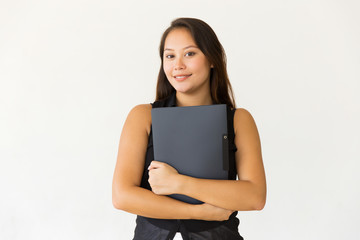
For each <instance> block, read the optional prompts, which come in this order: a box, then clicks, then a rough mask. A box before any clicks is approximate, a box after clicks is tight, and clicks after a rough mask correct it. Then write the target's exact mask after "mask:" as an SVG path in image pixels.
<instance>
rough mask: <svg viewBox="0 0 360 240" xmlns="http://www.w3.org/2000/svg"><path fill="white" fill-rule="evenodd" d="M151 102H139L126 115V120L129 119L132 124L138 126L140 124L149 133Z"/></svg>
mask: <svg viewBox="0 0 360 240" xmlns="http://www.w3.org/2000/svg"><path fill="white" fill-rule="evenodd" d="M151 109H152V106H151V104H139V105H136V106H134V107H133V108H132V109H131V110H130V112H129V114H128V117H127V120H126V121H131V123H132V124H135V125H137V126H138V127H140V126H142V127H144V128H146V131H147V133H148V134H149V133H150V125H151Z"/></svg>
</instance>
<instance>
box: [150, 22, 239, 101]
mask: <svg viewBox="0 0 360 240" xmlns="http://www.w3.org/2000/svg"><path fill="white" fill-rule="evenodd" d="M176 28H187V29H188V30H189V32H190V34H191V36H192V37H193V39H194V41H195V43H196V45H197V46H198V47H199V48H200V50H201V51H202V52H203V53H204V55H205V56H206V58H207V59H208V61H209V62H210V63H211V64H212V65H213V68H211V70H210V94H211V98H212V100H213V102H214V103H215V104H227V105H228V106H229V107H231V108H235V107H236V104H235V99H234V94H233V91H232V87H231V84H230V81H229V77H228V74H227V71H226V55H225V51H224V48H223V46H222V45H221V43H220V42H219V40H218V38H217V36H216V34H215V32H214V31H213V30H212V28H211V27H210V26H209V25H208V24H207V23H205V22H204V21H202V20H200V19H196V18H177V19H175V20H173V21H172V22H171V25H170V27H168V28H167V29H166V30H165V32H164V33H163V35H162V37H161V42H160V47H159V53H160V59H161V66H160V71H159V75H158V80H157V86H156V101H157V100H162V99H165V98H166V97H168V96H169V95H171V93H172V92H174V91H175V88H174V87H173V86H172V85H171V84H170V82H169V81H168V79H167V77H166V75H165V72H164V69H163V55H164V45H165V39H166V37H167V35H168V34H169V33H170V32H171V31H172V30H174V29H176Z"/></svg>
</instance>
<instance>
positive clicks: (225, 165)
mask: <svg viewBox="0 0 360 240" xmlns="http://www.w3.org/2000/svg"><path fill="white" fill-rule="evenodd" d="M222 143H223V144H222V146H223V148H222V152H223V169H224V170H225V171H229V137H228V135H227V134H223V138H222Z"/></svg>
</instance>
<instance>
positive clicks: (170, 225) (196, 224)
mask: <svg viewBox="0 0 360 240" xmlns="http://www.w3.org/2000/svg"><path fill="white" fill-rule="evenodd" d="M151 105H152V108H157V107H176V106H177V105H176V91H174V92H173V93H172V94H171V95H170V96H169V97H167V98H166V99H164V100H160V101H155V102H154V103H152V104H151ZM234 113H235V109H233V110H231V109H230V107H229V106H228V107H227V119H228V139H229V177H228V179H230V180H236V162H235V152H236V151H237V148H236V146H235V143H234V138H235V133H234V124H233V120H234ZM153 160H154V150H153V139H152V126H151V128H150V133H149V140H148V146H147V151H146V159H145V166H144V172H143V176H142V179H141V185H140V186H141V187H143V188H146V189H148V190H150V191H151V187H150V184H149V182H148V179H149V171H148V170H147V169H148V167H149V166H150V163H151V161H153ZM237 213H238V212H237V211H236V212H233V213H232V214H231V216H230V217H229V219H228V220H225V221H205V220H192V219H190V220H189V219H179V220H174V219H156V218H147V217H143V216H139V215H138V216H137V217H138V218H144V219H146V220H147V221H148V222H150V223H151V224H153V225H155V226H157V227H160V228H163V229H166V230H170V231H171V230H174V229H178V226H179V225H180V224H182V225H183V226H184V227H185V228H186V229H187V230H188V231H189V232H200V231H206V230H208V229H211V228H215V227H218V226H220V225H223V224H226V225H228V226H229V227H230V229H237V227H238V225H239V219H238V218H237V217H236V215H237Z"/></svg>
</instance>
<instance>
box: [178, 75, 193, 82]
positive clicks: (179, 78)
mask: <svg viewBox="0 0 360 240" xmlns="http://www.w3.org/2000/svg"><path fill="white" fill-rule="evenodd" d="M191 75H192V74H189V75H177V76H174V78H175V80H176V81H184V80H185V79H187V78H188V77H190V76H191Z"/></svg>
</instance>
